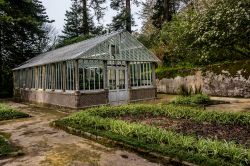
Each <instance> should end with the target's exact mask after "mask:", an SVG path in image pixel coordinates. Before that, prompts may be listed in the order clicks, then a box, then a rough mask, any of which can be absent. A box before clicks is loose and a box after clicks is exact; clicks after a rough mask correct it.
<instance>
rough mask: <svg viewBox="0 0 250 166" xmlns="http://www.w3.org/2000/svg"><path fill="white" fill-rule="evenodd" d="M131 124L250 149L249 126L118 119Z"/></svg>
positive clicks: (151, 119)
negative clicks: (230, 142)
mask: <svg viewBox="0 0 250 166" xmlns="http://www.w3.org/2000/svg"><path fill="white" fill-rule="evenodd" d="M119 119H120V120H124V121H127V122H132V123H142V124H147V125H151V126H156V127H160V128H163V129H166V130H171V131H175V132H178V133H182V134H185V135H193V136H195V137H204V138H212V139H220V140H226V141H234V142H235V143H237V144H242V145H245V146H246V147H248V148H249V147H250V126H244V125H229V124H227V125H224V124H216V123H208V122H204V123H198V122H194V121H191V120H188V119H171V118H168V117H163V116H158V117H149V116H147V117H146V118H145V117H140V118H138V117H133V116H123V117H120V118H119Z"/></svg>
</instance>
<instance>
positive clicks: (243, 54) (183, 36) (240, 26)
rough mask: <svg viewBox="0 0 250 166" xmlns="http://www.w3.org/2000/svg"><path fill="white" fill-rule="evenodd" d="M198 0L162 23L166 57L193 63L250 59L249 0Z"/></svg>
mask: <svg viewBox="0 0 250 166" xmlns="http://www.w3.org/2000/svg"><path fill="white" fill-rule="evenodd" d="M207 1H208V0H206V1H200V2H199V4H198V5H197V4H196V5H197V6H195V7H191V6H190V8H189V9H188V10H186V11H184V12H182V13H180V14H178V15H177V16H176V17H174V19H173V20H172V21H171V22H169V23H166V24H165V25H164V28H163V30H162V32H161V36H162V40H163V41H164V42H165V43H166V44H167V46H168V49H167V50H168V51H167V54H166V56H168V57H170V58H171V57H172V58H173V59H175V62H176V63H180V62H181V61H184V62H187V63H192V64H196V65H207V64H210V63H215V62H223V61H226V60H228V61H233V60H241V59H249V58H250V56H249V55H250V54H249V53H250V40H249V37H248V36H249V35H250V31H249V29H250V21H249V18H250V5H249V0H239V1H234V0H209V3H207Z"/></svg>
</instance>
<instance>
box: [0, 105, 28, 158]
mask: <svg viewBox="0 0 250 166" xmlns="http://www.w3.org/2000/svg"><path fill="white" fill-rule="evenodd" d="M26 117H29V115H28V114H25V113H22V112H19V111H17V110H16V109H14V108H11V107H10V106H8V105H6V104H2V103H0V121H3V120H10V119H17V118H26ZM8 137H9V136H7V135H6V134H5V133H1V132H0V158H2V157H6V156H10V155H18V154H19V153H20V152H19V149H18V148H17V147H15V146H13V145H12V144H11V143H10V142H9V141H8Z"/></svg>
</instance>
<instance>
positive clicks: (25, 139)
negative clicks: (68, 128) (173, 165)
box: [0, 101, 159, 166]
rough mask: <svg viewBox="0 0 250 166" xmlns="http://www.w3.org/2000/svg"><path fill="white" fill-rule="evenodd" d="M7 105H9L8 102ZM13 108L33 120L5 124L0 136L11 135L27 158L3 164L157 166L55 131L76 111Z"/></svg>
mask: <svg viewBox="0 0 250 166" xmlns="http://www.w3.org/2000/svg"><path fill="white" fill-rule="evenodd" d="M5 102H6V101H5ZM7 103H8V104H9V105H11V106H12V107H16V108H18V109H19V110H20V111H23V112H26V113H28V114H30V115H31V116H32V117H31V118H26V119H18V120H11V121H4V122H1V123H0V132H5V133H10V134H11V138H10V140H11V141H12V142H13V143H14V144H16V145H18V146H20V147H22V150H23V152H24V155H22V156H20V157H15V158H7V159H2V160H0V165H9V166H15V165H18V166H22V165H23V166H26V165H30V166H36V165H42V166H43V165H44V166H47V165H48V166H67V165H70V166H71V165H73V166H157V165H159V164H156V163H151V162H149V161H147V160H146V159H144V158H142V157H140V156H138V155H137V154H134V153H131V152H128V151H125V150H119V149H115V148H109V147H105V146H103V145H100V144H98V143H95V142H93V141H90V140H88V139H84V138H81V137H78V136H74V135H71V134H68V133H66V132H64V131H61V130H57V129H54V128H52V127H50V126H49V123H50V122H51V121H53V120H55V119H58V118H61V117H64V116H66V115H67V114H68V113H65V112H72V110H62V109H55V108H44V107H36V106H34V105H26V104H20V103H15V102H11V101H8V102H7Z"/></svg>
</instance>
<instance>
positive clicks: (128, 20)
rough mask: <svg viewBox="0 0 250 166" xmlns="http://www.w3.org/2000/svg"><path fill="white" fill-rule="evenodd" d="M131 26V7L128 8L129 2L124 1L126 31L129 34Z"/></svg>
mask: <svg viewBox="0 0 250 166" xmlns="http://www.w3.org/2000/svg"><path fill="white" fill-rule="evenodd" d="M131 26H132V20H131V6H130V0H126V30H127V31H128V32H129V33H131V32H132V30H131Z"/></svg>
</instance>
